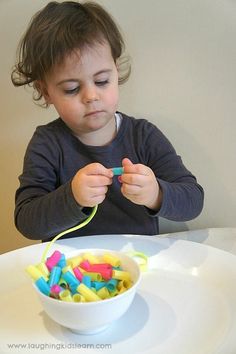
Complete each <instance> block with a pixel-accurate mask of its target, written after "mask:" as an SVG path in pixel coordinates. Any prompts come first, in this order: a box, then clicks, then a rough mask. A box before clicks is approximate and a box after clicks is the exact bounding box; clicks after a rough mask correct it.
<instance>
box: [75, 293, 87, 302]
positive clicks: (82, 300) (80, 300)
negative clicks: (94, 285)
mask: <svg viewBox="0 0 236 354" xmlns="http://www.w3.org/2000/svg"><path fill="white" fill-rule="evenodd" d="M72 299H73V301H74V302H85V298H84V297H83V296H82V295H80V294H78V293H77V294H74V295H73V296H72Z"/></svg>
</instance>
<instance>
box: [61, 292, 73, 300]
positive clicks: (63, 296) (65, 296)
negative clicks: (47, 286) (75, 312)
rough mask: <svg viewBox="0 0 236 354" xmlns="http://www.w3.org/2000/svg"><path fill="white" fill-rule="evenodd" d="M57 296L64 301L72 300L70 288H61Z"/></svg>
mask: <svg viewBox="0 0 236 354" xmlns="http://www.w3.org/2000/svg"><path fill="white" fill-rule="evenodd" d="M59 298H60V299H61V300H62V301H66V302H72V301H73V299H72V296H71V292H70V290H63V291H61V292H60V293H59Z"/></svg>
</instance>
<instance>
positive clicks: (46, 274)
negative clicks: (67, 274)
mask: <svg viewBox="0 0 236 354" xmlns="http://www.w3.org/2000/svg"><path fill="white" fill-rule="evenodd" d="M36 267H37V268H38V270H40V272H41V273H42V274H43V276H44V279H45V280H46V281H47V279H48V277H49V275H50V273H49V270H48V267H47V266H46V264H45V263H39V264H37V266H36Z"/></svg>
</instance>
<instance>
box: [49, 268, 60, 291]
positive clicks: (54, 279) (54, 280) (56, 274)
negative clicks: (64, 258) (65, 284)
mask: <svg viewBox="0 0 236 354" xmlns="http://www.w3.org/2000/svg"><path fill="white" fill-rule="evenodd" d="M60 277H61V268H60V267H57V266H55V267H53V268H52V270H51V273H50V277H49V280H48V285H49V286H50V287H51V286H53V285H55V284H58V282H59V280H60Z"/></svg>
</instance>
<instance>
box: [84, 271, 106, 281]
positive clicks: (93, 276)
mask: <svg viewBox="0 0 236 354" xmlns="http://www.w3.org/2000/svg"><path fill="white" fill-rule="evenodd" d="M83 275H89V276H90V278H91V280H92V281H102V276H101V274H100V273H96V272H84V273H83Z"/></svg>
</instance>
